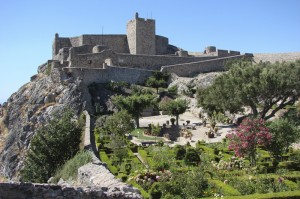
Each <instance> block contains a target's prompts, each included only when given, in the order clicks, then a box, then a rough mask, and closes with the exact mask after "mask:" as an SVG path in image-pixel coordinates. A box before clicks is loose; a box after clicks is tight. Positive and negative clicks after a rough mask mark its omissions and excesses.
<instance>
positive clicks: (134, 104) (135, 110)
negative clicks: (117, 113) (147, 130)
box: [113, 94, 156, 128]
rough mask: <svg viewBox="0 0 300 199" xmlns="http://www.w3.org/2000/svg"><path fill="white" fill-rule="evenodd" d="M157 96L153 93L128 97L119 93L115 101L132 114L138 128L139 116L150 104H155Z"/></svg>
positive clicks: (119, 106) (118, 105) (120, 107)
mask: <svg viewBox="0 0 300 199" xmlns="http://www.w3.org/2000/svg"><path fill="white" fill-rule="evenodd" d="M155 97H156V96H154V95H151V94H142V95H131V96H128V97H124V96H121V95H118V96H116V97H114V98H113V102H114V104H115V105H116V106H117V107H118V108H119V109H124V110H126V111H127V112H128V113H129V114H131V115H132V116H133V118H134V120H135V122H136V126H137V128H139V127H140V125H139V118H140V115H141V113H142V111H143V110H144V109H145V108H146V107H148V106H150V105H155V103H156V101H155Z"/></svg>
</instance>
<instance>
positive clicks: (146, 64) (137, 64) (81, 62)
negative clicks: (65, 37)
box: [70, 49, 215, 70]
mask: <svg viewBox="0 0 300 199" xmlns="http://www.w3.org/2000/svg"><path fill="white" fill-rule="evenodd" d="M71 51H72V49H71ZM70 57H71V59H70V61H71V64H70V66H71V67H84V68H96V67H102V65H103V63H104V62H105V61H106V60H107V59H110V60H112V65H114V66H121V67H132V68H139V69H146V70H160V67H161V66H164V65H173V64H180V63H189V62H196V61H203V60H209V59H214V58H215V57H214V56H207V57H178V56H162V55H131V54H123V53H122V54H117V53H114V52H113V51H111V50H104V51H102V52H100V53H90V54H76V52H75V50H74V55H73V51H72V53H71V54H70Z"/></svg>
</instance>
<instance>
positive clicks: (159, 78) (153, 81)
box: [145, 71, 169, 93]
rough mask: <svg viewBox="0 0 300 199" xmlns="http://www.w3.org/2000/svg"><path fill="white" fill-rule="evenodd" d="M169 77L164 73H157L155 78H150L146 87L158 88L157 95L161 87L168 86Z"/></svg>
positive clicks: (154, 75)
mask: <svg viewBox="0 0 300 199" xmlns="http://www.w3.org/2000/svg"><path fill="white" fill-rule="evenodd" d="M168 78H169V76H168V75H165V74H163V73H162V72H159V71H156V72H154V74H153V76H150V77H149V78H148V79H147V80H146V83H145V84H146V86H149V87H153V88H156V93H158V89H159V88H160V87H165V86H166V85H167V80H168Z"/></svg>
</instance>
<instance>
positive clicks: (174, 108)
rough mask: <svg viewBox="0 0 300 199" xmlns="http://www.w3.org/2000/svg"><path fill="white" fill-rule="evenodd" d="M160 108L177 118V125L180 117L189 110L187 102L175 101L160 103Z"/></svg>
mask: <svg viewBox="0 0 300 199" xmlns="http://www.w3.org/2000/svg"><path fill="white" fill-rule="evenodd" d="M160 108H161V109H162V110H164V111H167V113H168V115H172V116H175V117H176V125H178V119H179V115H180V114H182V113H184V112H185V111H186V109H187V108H188V102H187V100H183V99H175V100H170V101H167V102H164V103H160Z"/></svg>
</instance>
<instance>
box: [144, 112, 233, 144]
mask: <svg viewBox="0 0 300 199" xmlns="http://www.w3.org/2000/svg"><path fill="white" fill-rule="evenodd" d="M170 119H171V116H168V115H157V116H150V117H142V118H140V126H141V127H147V126H148V124H155V125H156V124H157V123H158V124H159V125H160V126H162V125H163V123H166V121H167V120H170ZM186 120H190V122H191V124H194V125H195V126H196V129H195V130H192V129H190V131H191V132H192V134H193V136H192V138H191V139H186V138H183V137H179V138H178V140H177V142H174V144H180V145H184V144H186V143H187V142H190V144H191V145H192V146H195V144H196V143H197V141H198V140H203V141H205V142H207V143H213V142H221V141H222V139H223V138H225V136H226V135H227V134H228V133H230V131H231V130H232V128H231V126H229V125H223V124H221V123H218V124H217V125H216V126H217V127H218V128H219V131H218V132H219V133H220V136H216V137H215V138H208V137H207V135H206V134H205V132H208V131H209V122H208V123H207V125H206V126H207V127H203V125H202V120H201V119H200V118H199V117H196V116H195V115H193V114H192V113H190V112H185V113H184V114H182V115H180V117H179V125H180V126H183V123H185V124H186Z"/></svg>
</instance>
